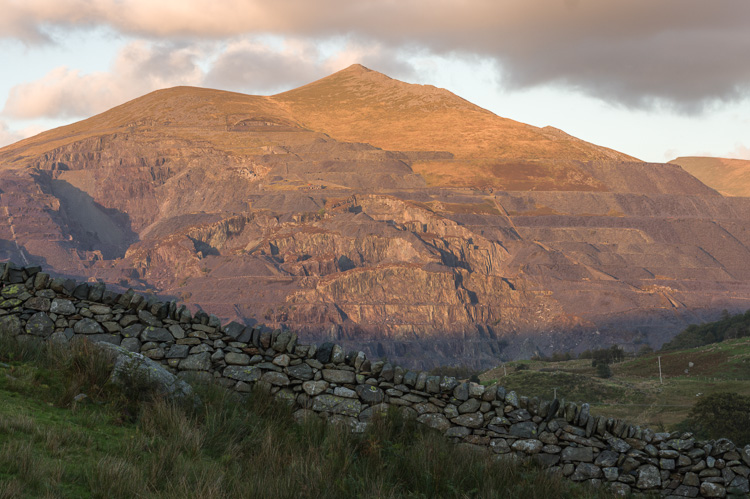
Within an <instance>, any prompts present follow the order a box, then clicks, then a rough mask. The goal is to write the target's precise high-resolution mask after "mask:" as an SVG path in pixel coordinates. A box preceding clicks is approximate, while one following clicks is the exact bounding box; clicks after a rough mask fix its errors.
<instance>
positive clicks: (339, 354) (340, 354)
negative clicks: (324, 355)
mask: <svg viewBox="0 0 750 499" xmlns="http://www.w3.org/2000/svg"><path fill="white" fill-rule="evenodd" d="M344 358H345V355H344V349H343V348H341V346H340V345H333V350H331V362H333V363H334V364H341V363H343V362H344Z"/></svg>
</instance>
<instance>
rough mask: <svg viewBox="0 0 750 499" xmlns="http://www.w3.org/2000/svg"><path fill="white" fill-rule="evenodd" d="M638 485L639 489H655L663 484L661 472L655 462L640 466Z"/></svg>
mask: <svg viewBox="0 0 750 499" xmlns="http://www.w3.org/2000/svg"><path fill="white" fill-rule="evenodd" d="M635 485H636V487H638V488H639V489H645V490H648V489H653V488H656V487H660V486H661V473H660V472H659V468H657V467H656V466H654V465H653V464H646V465H644V466H641V467H640V468H638V481H637V482H636V484H635Z"/></svg>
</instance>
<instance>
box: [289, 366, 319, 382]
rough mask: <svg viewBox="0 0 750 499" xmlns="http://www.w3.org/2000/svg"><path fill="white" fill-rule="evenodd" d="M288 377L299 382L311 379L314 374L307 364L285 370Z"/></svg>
mask: <svg viewBox="0 0 750 499" xmlns="http://www.w3.org/2000/svg"><path fill="white" fill-rule="evenodd" d="M286 371H287V373H289V376H291V377H292V378H296V379H301V380H309V379H313V376H314V373H313V369H312V367H310V365H308V364H297V365H296V366H289V367H287V368H286Z"/></svg>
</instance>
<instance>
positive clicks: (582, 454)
mask: <svg viewBox="0 0 750 499" xmlns="http://www.w3.org/2000/svg"><path fill="white" fill-rule="evenodd" d="M562 459H563V461H581V462H585V463H590V462H592V461H593V460H594V450H593V449H592V448H591V447H565V448H564V449H563V450H562ZM592 478H593V477H592Z"/></svg>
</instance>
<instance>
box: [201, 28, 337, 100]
mask: <svg viewBox="0 0 750 499" xmlns="http://www.w3.org/2000/svg"><path fill="white" fill-rule="evenodd" d="M319 58H320V53H319V52H318V51H317V49H316V48H315V46H314V45H313V44H311V43H305V42H302V41H296V40H288V41H285V42H284V43H283V47H282V48H281V49H280V50H278V49H274V47H271V46H269V45H268V44H265V43H261V42H259V41H256V40H251V39H250V40H248V39H241V40H236V41H233V42H231V43H229V44H228V46H227V47H226V49H225V50H224V51H223V52H221V53H220V54H219V55H218V56H217V57H216V59H215V61H214V62H213V64H212V65H211V69H210V70H209V71H208V74H207V75H206V79H205V84H206V85H208V86H210V87H216V88H221V89H227V90H235V91H240V92H250V93H259V94H272V93H275V92H278V91H281V90H288V89H289V88H293V87H296V86H299V85H303V84H305V83H309V82H311V81H313V80H315V79H318V78H321V77H322V76H325V71H324V69H323V65H322V64H320V63H319V62H318V59H319Z"/></svg>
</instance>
